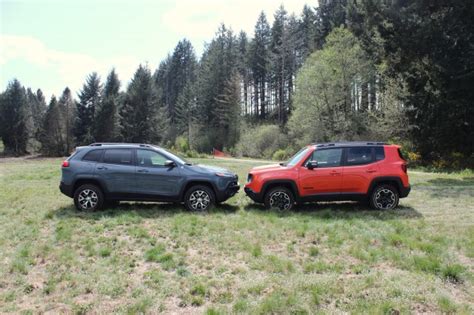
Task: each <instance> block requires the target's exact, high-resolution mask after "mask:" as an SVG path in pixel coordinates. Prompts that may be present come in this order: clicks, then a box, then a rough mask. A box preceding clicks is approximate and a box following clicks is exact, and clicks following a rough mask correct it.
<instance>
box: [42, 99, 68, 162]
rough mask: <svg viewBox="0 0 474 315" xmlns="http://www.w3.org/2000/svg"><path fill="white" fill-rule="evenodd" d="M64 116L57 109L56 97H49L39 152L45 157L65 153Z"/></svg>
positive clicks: (59, 109)
mask: <svg viewBox="0 0 474 315" xmlns="http://www.w3.org/2000/svg"><path fill="white" fill-rule="evenodd" d="M63 119H64V116H63V113H62V110H61V108H59V104H58V101H57V100H56V97H55V96H53V97H51V101H50V102H49V105H48V109H47V110H46V114H45V116H44V121H43V128H42V131H41V136H40V142H41V152H42V153H43V154H44V155H47V156H63V155H65V154H67V153H68V152H66V140H65V136H66V132H65V130H64V123H63V122H64V121H63Z"/></svg>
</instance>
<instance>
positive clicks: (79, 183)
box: [72, 178, 107, 195]
mask: <svg viewBox="0 0 474 315" xmlns="http://www.w3.org/2000/svg"><path fill="white" fill-rule="evenodd" d="M85 184H91V185H96V186H98V187H99V188H100V190H102V193H103V194H104V195H105V194H106V192H107V190H106V189H105V186H104V185H103V184H102V183H101V182H100V180H98V179H97V178H78V179H77V180H76V181H75V182H74V185H73V189H72V191H73V194H74V193H75V192H76V189H78V188H79V187H80V186H82V185H85Z"/></svg>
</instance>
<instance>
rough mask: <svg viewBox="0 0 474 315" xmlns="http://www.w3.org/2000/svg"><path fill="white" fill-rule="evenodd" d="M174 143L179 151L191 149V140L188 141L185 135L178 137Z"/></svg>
mask: <svg viewBox="0 0 474 315" xmlns="http://www.w3.org/2000/svg"><path fill="white" fill-rule="evenodd" d="M174 145H175V148H176V150H178V151H179V152H187V151H189V142H188V139H186V138H185V137H183V136H179V137H177V138H176V140H175V142H174Z"/></svg>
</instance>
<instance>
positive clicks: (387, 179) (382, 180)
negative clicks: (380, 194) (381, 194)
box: [367, 176, 403, 196]
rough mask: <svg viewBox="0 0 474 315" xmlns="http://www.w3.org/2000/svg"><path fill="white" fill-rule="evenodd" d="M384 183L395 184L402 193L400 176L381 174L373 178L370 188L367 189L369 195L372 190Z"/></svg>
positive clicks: (399, 192)
mask: <svg viewBox="0 0 474 315" xmlns="http://www.w3.org/2000/svg"><path fill="white" fill-rule="evenodd" d="M383 184H388V185H392V186H394V187H395V188H396V189H397V191H398V194H399V195H400V194H401V192H402V187H403V184H402V180H401V179H400V178H399V177H396V176H381V177H376V178H374V179H373V180H372V182H371V183H370V186H369V190H368V191H367V196H370V195H371V194H372V192H373V191H374V189H375V187H377V186H379V185H383Z"/></svg>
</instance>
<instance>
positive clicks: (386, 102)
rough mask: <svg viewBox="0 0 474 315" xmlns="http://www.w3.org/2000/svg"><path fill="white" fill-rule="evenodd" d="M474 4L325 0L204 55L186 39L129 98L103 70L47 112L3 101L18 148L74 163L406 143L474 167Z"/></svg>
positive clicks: (42, 104)
mask: <svg viewBox="0 0 474 315" xmlns="http://www.w3.org/2000/svg"><path fill="white" fill-rule="evenodd" d="M473 21H474V4H471V3H470V2H462V3H460V2H455V1H447V2H442V3H439V2H433V1H428V0H418V1H410V2H407V1H393V0H392V1H388V0H321V1H319V6H318V7H311V6H305V7H304V8H303V10H302V12H301V13H300V14H299V15H298V16H296V15H293V14H288V12H287V11H286V10H285V8H284V7H283V6H281V7H280V8H279V9H278V10H277V11H276V12H275V13H274V19H273V23H272V24H270V23H269V22H268V19H267V17H266V15H265V14H264V13H263V12H262V13H261V14H260V15H259V17H258V19H257V21H256V24H255V29H254V32H253V34H251V36H249V35H248V34H246V33H245V32H243V31H241V32H239V33H234V32H233V30H232V29H230V28H228V27H226V26H225V25H224V24H222V25H221V26H220V27H219V28H218V30H217V32H216V34H215V36H214V38H212V39H211V40H210V42H209V43H207V45H206V47H205V50H204V52H203V54H202V56H200V57H199V58H198V57H197V56H196V54H195V52H194V49H193V46H192V44H191V43H190V42H189V41H188V40H186V39H183V40H181V41H180V42H179V43H178V44H177V46H176V47H175V49H174V50H173V51H172V52H171V53H170V54H169V55H168V56H167V57H166V58H165V59H164V60H163V61H162V62H161V63H160V64H159V66H158V68H157V69H156V70H154V71H152V70H151V69H149V67H148V66H146V65H140V66H139V67H138V69H137V70H136V72H135V74H134V76H133V78H132V79H131V81H130V83H129V84H128V85H127V87H126V88H125V89H124V91H122V90H121V89H120V87H121V82H120V80H119V78H118V76H117V73H116V72H115V70H112V71H111V72H110V73H109V74H108V76H107V77H106V79H105V82H102V81H101V78H100V77H99V76H98V74H97V73H94V72H93V73H91V74H90V75H89V76H88V77H87V79H86V81H85V83H84V85H83V87H82V89H81V90H80V91H79V93H78V94H77V97H74V96H73V95H72V94H71V91H70V90H69V89H68V88H65V89H64V91H63V92H62V94H61V95H60V97H59V99H57V98H56V97H54V96H53V97H52V98H51V100H50V101H49V102H48V104H46V100H45V99H44V96H43V93H42V92H41V90H38V91H36V92H33V91H32V90H31V89H29V88H24V87H23V86H22V85H21V83H20V82H19V81H17V80H15V79H14V80H12V81H11V82H10V83H9V85H8V87H7V89H6V90H5V91H4V92H3V93H2V94H0V122H1V124H0V136H1V139H2V140H3V143H4V146H5V151H6V152H7V153H9V154H15V155H22V154H26V153H33V152H41V153H43V154H45V155H52V156H59V155H66V154H68V153H69V152H70V151H71V150H72V149H73V148H74V147H75V146H78V145H85V144H89V143H92V142H97V141H124V142H147V143H157V144H161V145H164V146H168V147H171V146H173V145H175V144H176V143H177V142H180V143H182V142H185V143H186V145H185V146H184V147H186V148H189V149H192V150H195V151H198V152H209V151H210V150H211V149H212V148H217V149H221V150H223V149H225V150H227V151H230V152H234V153H236V154H242V155H248V156H252V155H253V156H256V157H261V156H265V157H272V156H273V155H274V154H275V152H277V151H278V153H279V154H278V155H277V156H276V158H284V157H285V156H287V155H289V154H290V152H292V151H293V150H295V149H297V147H298V146H301V145H304V144H307V143H310V142H317V141H337V140H363V139H371V140H380V141H395V142H398V143H402V144H403V145H404V146H405V147H406V148H408V150H409V151H410V153H411V154H410V158H411V159H412V160H421V161H423V162H425V163H438V165H439V166H444V167H450V166H453V165H454V164H456V165H457V166H459V167H465V166H469V167H472V165H473V160H474V158H473V153H474V144H473V143H474V141H472V139H474V132H473V130H474V129H473V127H472V126H473V123H474V122H473V117H474V113H473V111H474V110H473V106H472V100H473V99H474V95H473V94H474V89H473V88H472V87H473V86H474V47H473V46H474V38H473V34H474V22H473Z"/></svg>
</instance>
